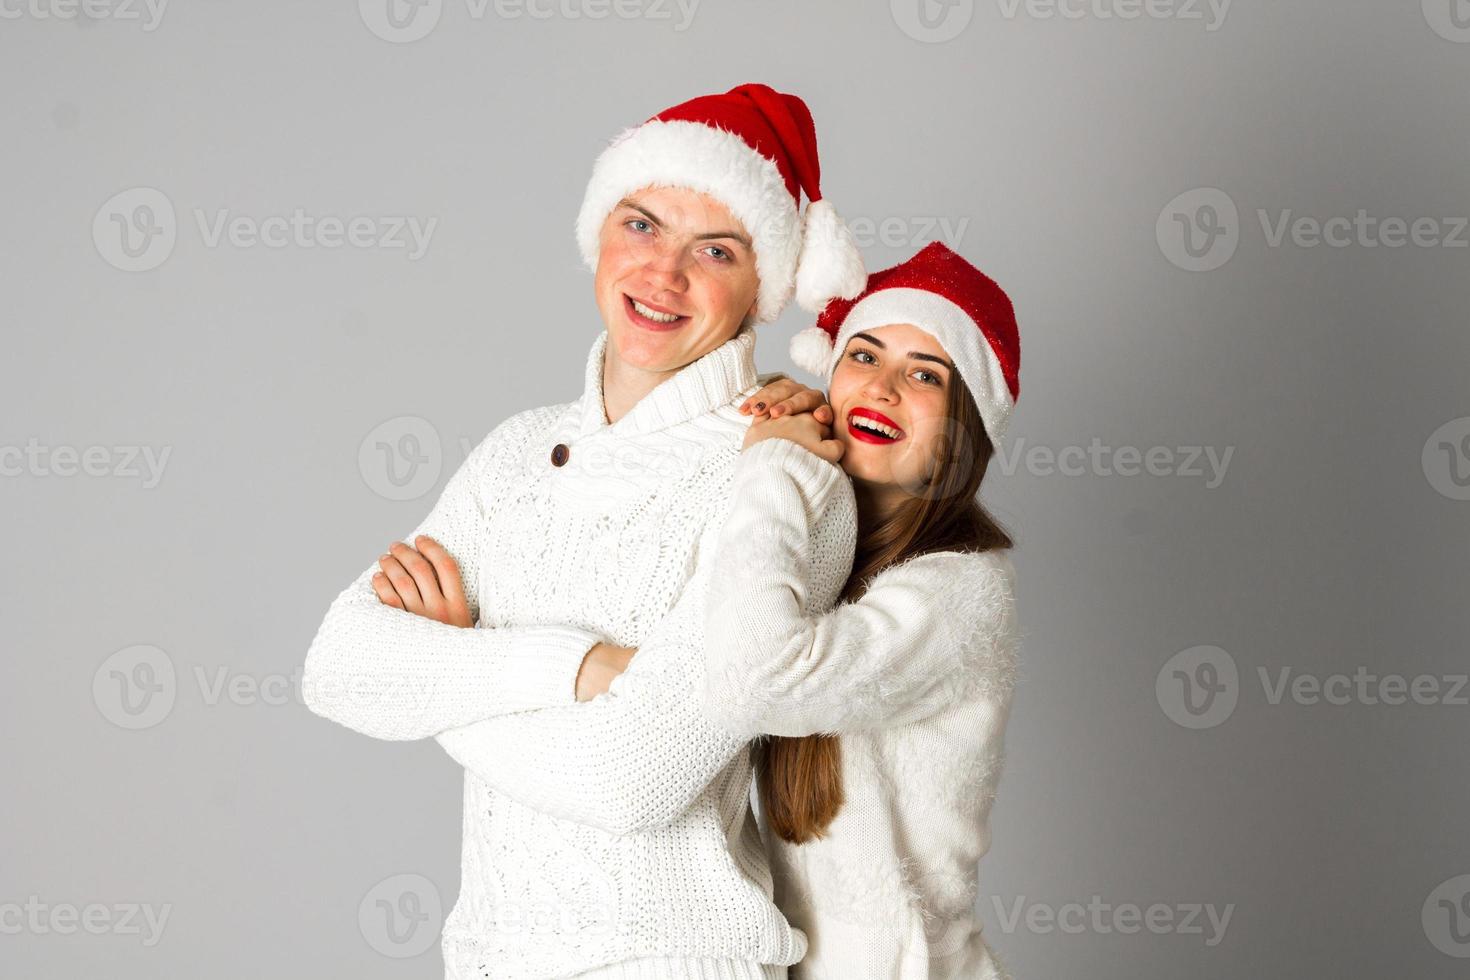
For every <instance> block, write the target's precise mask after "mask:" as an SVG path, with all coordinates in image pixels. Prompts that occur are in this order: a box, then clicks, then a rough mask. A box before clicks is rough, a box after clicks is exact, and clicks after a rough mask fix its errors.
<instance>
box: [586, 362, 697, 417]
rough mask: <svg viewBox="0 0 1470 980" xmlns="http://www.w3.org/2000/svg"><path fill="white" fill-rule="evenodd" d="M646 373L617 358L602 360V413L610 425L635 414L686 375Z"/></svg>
mask: <svg viewBox="0 0 1470 980" xmlns="http://www.w3.org/2000/svg"><path fill="white" fill-rule="evenodd" d="M682 370H683V368H682V367H680V368H675V369H674V370H672V371H644V370H642V369H640V368H633V367H628V366H627V365H626V364H623V363H622V362H621V361H619V360H618V359H617V358H616V357H613V356H611V354H610V353H609V355H608V356H605V357H603V359H602V410H603V412H604V413H605V414H606V415H607V423H608V425H612V424H613V423H614V422H616V421H617V420H618V419H620V418H622V417H623V416H624V415H627V414H628V413H629V412H631V411H632V410H633V406H634V405H637V404H638V403H639V402H641V401H642V400H643V399H644V397H645V396H646V395H648V393H649V392H651V391H653V389H655V388H657V387H658V386H659V385H661V384H663V383H664V382H665V381H667V380H668V379H669V378H672V377H673V376H674V375H676V374H678V373H679V372H680V371H682Z"/></svg>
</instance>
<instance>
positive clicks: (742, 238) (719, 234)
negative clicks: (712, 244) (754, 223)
mask: <svg viewBox="0 0 1470 980" xmlns="http://www.w3.org/2000/svg"><path fill="white" fill-rule="evenodd" d="M694 237H695V239H697V240H698V241H701V242H702V241H706V240H708V239H711V238H733V239H735V241H737V242H739V243H740V244H741V245H744V246H745V247H746V248H750V247H751V245H750V236H749V235H742V234H741V233H740V232H738V231H712V232H708V233H707V234H703V235H695V236H694Z"/></svg>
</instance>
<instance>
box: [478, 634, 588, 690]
mask: <svg viewBox="0 0 1470 980" xmlns="http://www.w3.org/2000/svg"><path fill="white" fill-rule="evenodd" d="M487 632H493V633H497V634H501V635H499V636H497V637H495V640H496V643H495V646H496V647H498V648H499V649H495V650H491V651H488V652H487V653H486V655H485V657H486V660H487V661H488V665H489V667H490V671H489V676H488V677H487V678H486V683H488V684H489V685H490V687H491V690H489V691H488V692H487V694H488V697H489V699H490V700H491V701H492V702H493V703H494V704H495V705H497V706H499V707H501V708H502V709H504V708H509V709H511V710H530V709H535V708H550V707H560V706H563V705H568V704H575V703H576V701H577V673H578V671H580V670H581V669H582V661H583V660H584V659H585V658H586V656H587V653H588V652H589V651H590V650H591V649H592V647H593V646H595V645H596V644H598V643H600V642H601V641H602V637H600V636H598V635H597V634H596V633H590V632H588V631H587V630H582V629H577V628H575V627H572V626H516V627H502V628H499V629H496V628H493V627H492V628H490V629H489V630H487ZM506 641H509V642H506Z"/></svg>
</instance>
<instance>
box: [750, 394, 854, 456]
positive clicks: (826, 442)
mask: <svg viewBox="0 0 1470 980" xmlns="http://www.w3.org/2000/svg"><path fill="white" fill-rule="evenodd" d="M827 411H828V412H831V411H832V409H831V407H830V406H829V407H828V408H827ZM763 439H789V440H790V441H791V442H794V443H796V444H797V445H798V446H801V447H802V448H803V449H806V450H808V451H809V452H813V453H816V454H817V455H818V456H820V457H822V458H823V459H825V460H826V461H827V462H829V463H832V464H834V465H835V464H836V463H837V462H838V461H840V460H841V459H842V448H843V447H842V443H840V442H838V441H837V440H836V439H834V438H832V427H831V426H829V425H825V424H823V423H822V422H819V421H817V417H816V415H815V413H813V412H802V413H800V414H798V415H782V416H781V417H780V418H777V419H772V418H757V419H756V420H755V421H754V422H752V423H750V428H749V429H747V430H746V432H745V443H744V445H743V447H742V448H745V449H749V448H750V447H751V446H754V445H755V444H756V443H758V442H760V441H761V440H763Z"/></svg>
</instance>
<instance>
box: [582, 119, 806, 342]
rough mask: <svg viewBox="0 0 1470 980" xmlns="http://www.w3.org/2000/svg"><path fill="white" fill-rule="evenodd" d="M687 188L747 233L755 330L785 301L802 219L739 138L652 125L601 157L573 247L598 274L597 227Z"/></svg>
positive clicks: (774, 176) (776, 176) (678, 124)
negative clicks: (650, 199) (641, 193)
mask: <svg viewBox="0 0 1470 980" xmlns="http://www.w3.org/2000/svg"><path fill="white" fill-rule="evenodd" d="M655 185H656V186H661V187H687V188H689V189H690V190H694V191H698V192H700V193H702V194H709V195H711V196H712V197H715V198H717V199H718V200H719V201H720V203H722V204H724V205H725V207H727V208H729V209H730V213H731V214H733V215H734V216H735V217H736V218H738V219H739V220H740V223H741V224H743V225H745V230H746V231H748V232H750V235H751V240H752V244H753V245H754V248H755V270H756V275H758V276H759V277H760V293H759V295H758V296H757V298H756V313H755V319H756V321H757V322H765V321H768V320H774V319H775V318H776V317H777V316H778V315H779V314H780V312H781V311H782V310H783V309H784V308H785V307H786V304H787V303H788V302H790V300H791V294H792V291H793V289H794V288H795V285H796V266H797V260H798V257H799V256H800V254H801V217H800V212H799V211H798V210H797V203H796V199H795V198H793V197H792V196H791V192H790V191H789V190H787V189H786V182H785V181H784V180H783V179H782V178H781V171H780V170H778V169H777V168H776V164H775V163H774V162H772V161H771V160H769V159H767V158H766V157H764V156H762V155H761V154H760V153H758V152H756V150H755V149H754V148H752V147H751V145H750V144H749V143H747V142H745V140H744V139H742V138H741V137H740V136H738V135H736V134H735V133H731V132H727V131H725V130H721V129H716V128H714V127H712V126H706V125H704V124H703V123H697V122H688V121H685V120H671V121H668V122H663V121H660V120H652V121H649V122H646V123H644V124H643V125H641V126H638V127H635V128H633V129H629V130H626V131H624V132H623V133H622V134H621V135H619V136H618V137H617V138H616V139H615V140H613V142H612V143H611V145H609V146H608V147H607V149H605V150H603V151H602V153H601V155H599V156H598V158H597V163H596V164H594V165H593V167H592V178H591V179H590V180H589V181H588V183H587V192H586V194H585V195H584V196H583V198H582V209H581V211H580V212H579V213H578V214H577V246H578V248H580V249H581V252H582V258H583V259H584V260H585V261H586V263H587V267H588V268H590V269H592V270H594V271H595V270H596V269H597V253H598V247H599V235H600V234H601V231H602V223H603V221H605V220H606V219H607V216H608V214H610V213H611V212H612V210H613V208H615V207H617V204H618V202H619V201H621V200H622V199H623V198H624V197H627V196H628V195H629V194H631V193H633V192H634V191H636V190H639V189H640V188H643V187H649V186H655Z"/></svg>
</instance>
